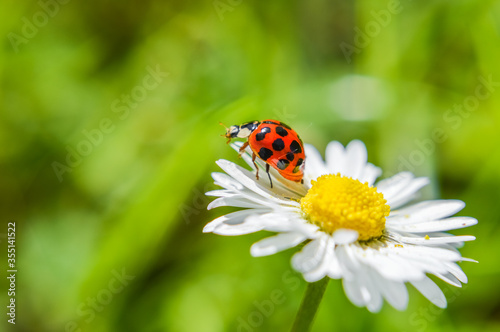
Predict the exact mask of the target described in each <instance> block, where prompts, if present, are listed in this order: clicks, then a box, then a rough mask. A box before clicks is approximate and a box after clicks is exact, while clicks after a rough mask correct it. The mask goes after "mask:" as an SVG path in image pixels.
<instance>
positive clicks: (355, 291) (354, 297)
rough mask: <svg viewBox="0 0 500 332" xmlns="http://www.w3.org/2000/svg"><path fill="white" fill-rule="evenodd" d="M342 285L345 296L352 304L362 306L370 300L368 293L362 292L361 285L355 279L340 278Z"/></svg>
mask: <svg viewBox="0 0 500 332" xmlns="http://www.w3.org/2000/svg"><path fill="white" fill-rule="evenodd" d="M342 286H343V287H344V292H345V294H346V296H347V297H348V298H349V300H351V302H352V303H353V304H354V305H356V306H358V307H364V306H366V304H367V303H368V301H369V300H370V294H369V293H368V292H366V291H365V292H362V291H361V287H360V286H359V285H358V283H357V282H356V281H354V280H347V279H342Z"/></svg>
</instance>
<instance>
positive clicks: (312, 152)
mask: <svg viewBox="0 0 500 332" xmlns="http://www.w3.org/2000/svg"><path fill="white" fill-rule="evenodd" d="M304 152H305V154H306V166H305V170H304V173H305V174H304V177H306V178H308V179H309V180H314V179H316V178H318V177H319V176H321V175H324V174H328V171H327V169H326V165H325V163H324V161H323V158H322V157H321V154H320V153H319V152H318V150H316V148H315V147H314V146H312V145H310V144H304ZM304 182H306V180H304ZM307 184H309V183H307Z"/></svg>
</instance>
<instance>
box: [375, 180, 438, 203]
mask: <svg viewBox="0 0 500 332" xmlns="http://www.w3.org/2000/svg"><path fill="white" fill-rule="evenodd" d="M428 184H429V179H428V178H423V177H422V178H416V179H412V180H411V182H410V183H409V184H408V185H407V186H405V188H404V189H403V190H401V191H400V192H398V193H397V194H396V195H395V196H394V197H392V198H391V199H387V198H386V199H387V204H388V205H389V206H390V207H391V209H397V208H398V207H400V206H402V205H404V204H406V203H408V202H409V201H411V200H412V199H413V198H414V197H415V194H416V193H417V192H418V191H419V190H420V189H422V187H424V186H426V185H428ZM384 198H385V196H384Z"/></svg>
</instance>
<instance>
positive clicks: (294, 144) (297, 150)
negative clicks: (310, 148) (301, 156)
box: [290, 140, 302, 153]
mask: <svg viewBox="0 0 500 332" xmlns="http://www.w3.org/2000/svg"><path fill="white" fill-rule="evenodd" d="M290 150H291V151H292V152H293V153H301V152H302V148H301V147H300V143H299V142H297V140H294V141H293V142H292V143H290Z"/></svg>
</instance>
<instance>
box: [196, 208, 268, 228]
mask: <svg viewBox="0 0 500 332" xmlns="http://www.w3.org/2000/svg"><path fill="white" fill-rule="evenodd" d="M264 211H265V210H256V209H249V210H241V211H236V212H232V213H228V214H226V215H224V216H221V217H218V218H216V219H214V220H212V221H211V222H209V223H208V224H206V225H205V227H203V233H211V232H213V231H214V230H215V229H216V228H217V227H218V226H219V225H221V224H222V223H224V222H229V223H233V224H239V223H242V222H243V221H244V220H245V219H246V218H247V217H248V216H250V215H252V214H256V213H262V212H264Z"/></svg>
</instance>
